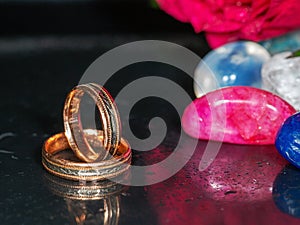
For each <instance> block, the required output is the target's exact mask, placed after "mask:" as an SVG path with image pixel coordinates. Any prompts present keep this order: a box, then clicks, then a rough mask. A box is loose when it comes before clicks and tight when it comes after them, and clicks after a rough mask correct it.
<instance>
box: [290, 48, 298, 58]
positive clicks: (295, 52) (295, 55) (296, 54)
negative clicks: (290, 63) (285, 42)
mask: <svg viewBox="0 0 300 225" xmlns="http://www.w3.org/2000/svg"><path fill="white" fill-rule="evenodd" d="M299 56H300V49H298V50H296V51H294V52H293V53H292V54H291V55H290V56H288V57H287V59H290V58H295V57H299Z"/></svg>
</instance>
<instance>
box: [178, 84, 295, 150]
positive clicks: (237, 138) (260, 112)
mask: <svg viewBox="0 0 300 225" xmlns="http://www.w3.org/2000/svg"><path fill="white" fill-rule="evenodd" d="M295 112H296V110H295V109H294V108H293V107H292V106H291V105H290V104H288V103H287V102H286V101H284V100H283V99H282V98H280V97H278V96H276V95H274V94H272V93H270V92H267V91H264V90H261V89H257V88H253V87H246V86H233V87H226V88H222V89H218V90H216V91H213V92H210V93H208V94H206V95H204V96H202V97H200V98H198V99H195V100H194V101H193V102H192V103H191V104H190V105H189V106H188V107H187V108H186V109H185V111H184V114H183V116H182V126H183V129H184V131H185V132H186V133H187V134H189V135H190V136H192V137H195V138H199V139H204V140H214V141H221V142H228V143H235V144H257V145H266V144H274V142H275V136H276V133H277V131H278V129H279V127H280V126H281V124H282V123H283V122H284V121H285V119H287V118H288V117H289V116H291V115H292V114H294V113H295Z"/></svg>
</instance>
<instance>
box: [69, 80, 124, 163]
mask: <svg viewBox="0 0 300 225" xmlns="http://www.w3.org/2000/svg"><path fill="white" fill-rule="evenodd" d="M84 94H88V95H89V96H90V97H91V98H92V99H93V100H94V101H95V103H96V106H97V108H98V110H99V112H100V117H101V118H100V120H101V123H102V129H103V139H102V142H103V144H102V145H101V147H100V148H99V149H97V150H98V151H95V149H94V148H93V147H92V146H91V143H89V140H88V139H87V138H86V137H85V133H84V132H83V127H82V123H81V118H80V102H81V100H82V97H83V95H84ZM63 119H64V127H65V135H66V137H67V139H68V142H69V145H70V147H71V149H72V150H73V151H74V153H75V155H76V156H77V157H78V158H79V159H81V160H82V161H84V162H94V161H96V160H99V159H108V158H109V157H111V156H114V155H115V154H116V153H117V151H118V146H119V143H120V141H121V138H120V136H121V123H120V116H119V112H118V110H117V107H116V105H115V103H114V100H113V99H112V97H111V96H110V94H109V93H108V91H107V90H106V89H105V88H103V87H102V86H100V85H98V84H95V83H89V84H81V85H78V86H76V87H75V88H73V90H72V91H71V92H70V93H69V95H68V96H67V99H66V101H65V105H64V112H63Z"/></svg>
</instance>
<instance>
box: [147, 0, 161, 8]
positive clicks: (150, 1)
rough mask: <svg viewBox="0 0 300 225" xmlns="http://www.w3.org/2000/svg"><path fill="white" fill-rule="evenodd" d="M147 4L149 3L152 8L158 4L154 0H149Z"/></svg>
mask: <svg viewBox="0 0 300 225" xmlns="http://www.w3.org/2000/svg"><path fill="white" fill-rule="evenodd" d="M149 4H150V7H151V8H153V9H159V6H158V4H157V2H156V0H149Z"/></svg>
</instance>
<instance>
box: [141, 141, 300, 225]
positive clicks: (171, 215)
mask: <svg viewBox="0 0 300 225" xmlns="http://www.w3.org/2000/svg"><path fill="white" fill-rule="evenodd" d="M205 145H206V142H204V141H203V142H202V141H200V142H199V145H198V149H197V150H196V153H195V154H194V156H193V158H192V160H191V161H190V162H189V163H188V165H186V166H185V167H184V169H183V170H181V171H180V172H179V173H177V174H176V175H175V176H174V177H172V178H170V179H168V180H167V181H165V182H162V183H160V184H156V185H153V186H150V187H147V189H146V190H147V192H148V200H149V202H150V203H151V206H152V208H153V209H155V210H156V213H157V217H158V221H159V223H158V224H161V225H165V224H176V225H179V224H201V225H211V224H216V225H218V224H226V225H241V224H243V225H251V224H262V225H263V224H272V225H282V224H292V225H298V224H299V223H300V220H299V219H297V218H294V217H291V216H289V215H287V214H284V213H282V212H281V211H280V210H279V209H278V208H277V207H276V205H275V204H274V201H273V198H272V189H273V183H274V180H275V178H276V177H277V175H278V174H279V173H280V171H281V170H282V169H283V168H284V167H285V165H286V164H287V162H286V161H285V160H284V159H283V158H282V157H281V156H280V155H279V154H278V153H277V151H276V149H275V147H274V146H271V145H270V146H246V145H232V144H223V145H222V148H221V150H220V152H219V154H218V155H217V157H216V159H215V160H214V161H213V163H212V164H211V165H210V166H209V167H208V169H206V170H205V171H199V170H198V168H197V165H198V163H199V160H200V158H201V156H202V154H203V151H204V149H205ZM161 152H162V151H161Z"/></svg>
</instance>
